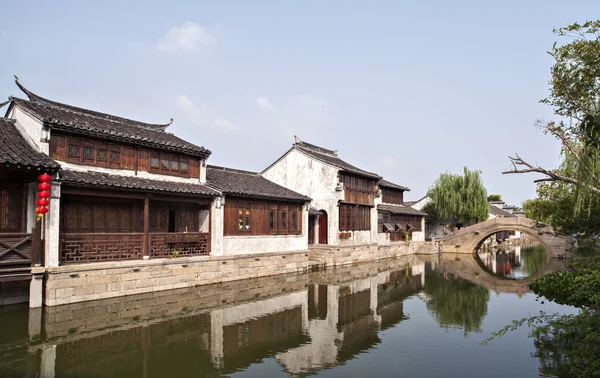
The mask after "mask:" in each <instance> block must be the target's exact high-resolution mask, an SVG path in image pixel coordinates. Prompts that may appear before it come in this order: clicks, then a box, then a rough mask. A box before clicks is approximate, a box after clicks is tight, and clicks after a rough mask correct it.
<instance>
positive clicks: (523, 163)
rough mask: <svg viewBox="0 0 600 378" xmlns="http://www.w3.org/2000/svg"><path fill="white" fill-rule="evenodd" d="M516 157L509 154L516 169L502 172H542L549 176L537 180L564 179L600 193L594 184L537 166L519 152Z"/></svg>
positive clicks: (504, 173)
mask: <svg viewBox="0 0 600 378" xmlns="http://www.w3.org/2000/svg"><path fill="white" fill-rule="evenodd" d="M515 156H516V157H512V156H509V157H508V158H509V159H510V160H511V162H512V163H513V166H514V167H515V169H513V170H512V171H504V172H502V174H503V175H506V174H511V173H534V172H535V173H541V174H543V175H546V176H548V177H546V178H544V179H539V180H536V182H539V181H562V182H566V183H569V184H573V185H578V186H586V187H587V188H588V189H589V190H590V191H591V192H592V193H594V194H600V189H598V188H596V187H593V186H589V185H584V184H582V183H581V182H579V180H576V179H574V178H572V177H567V176H563V175H559V174H557V173H555V172H552V171H549V170H547V169H544V168H542V167H535V166H533V165H532V164H530V163H528V162H526V161H525V160H523V159H522V158H521V157H520V156H519V154H515ZM517 166H519V167H526V168H522V169H519V168H517Z"/></svg>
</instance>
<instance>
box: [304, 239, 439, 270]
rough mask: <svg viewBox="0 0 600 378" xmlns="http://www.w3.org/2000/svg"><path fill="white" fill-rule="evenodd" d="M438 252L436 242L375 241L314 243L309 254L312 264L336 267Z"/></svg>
mask: <svg viewBox="0 0 600 378" xmlns="http://www.w3.org/2000/svg"><path fill="white" fill-rule="evenodd" d="M437 252H438V246H437V244H435V243H431V242H410V243H409V244H407V243H406V242H398V243H390V244H388V245H379V246H378V245H377V244H375V243H368V244H354V245H347V246H343V245H342V246H327V245H313V246H311V247H310V250H309V253H308V256H309V264H310V265H311V266H319V267H334V266H342V265H349V264H358V263H363V262H368V261H377V260H382V259H391V258H397V257H401V256H409V255H415V254H423V255H432V254H436V253H437Z"/></svg>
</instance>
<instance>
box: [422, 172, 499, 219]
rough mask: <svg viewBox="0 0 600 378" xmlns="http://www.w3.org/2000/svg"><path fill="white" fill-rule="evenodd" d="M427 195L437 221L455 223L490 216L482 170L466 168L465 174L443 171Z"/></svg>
mask: <svg viewBox="0 0 600 378" xmlns="http://www.w3.org/2000/svg"><path fill="white" fill-rule="evenodd" d="M428 196H429V197H430V198H431V201H432V204H433V205H432V206H433V207H434V211H435V214H436V218H437V219H438V220H441V221H445V222H449V223H452V224H456V223H471V222H480V221H483V220H486V219H487V218H488V215H489V211H490V205H489V203H488V201H487V191H486V189H485V187H484V186H483V181H482V179H481V171H470V170H469V169H468V168H467V167H464V168H463V175H456V174H451V173H442V174H441V175H440V177H439V178H438V179H437V180H436V181H435V183H434V184H433V186H432V187H431V188H430V189H429V192H428ZM430 210H431V209H430Z"/></svg>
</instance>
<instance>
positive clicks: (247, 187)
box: [0, 79, 310, 306]
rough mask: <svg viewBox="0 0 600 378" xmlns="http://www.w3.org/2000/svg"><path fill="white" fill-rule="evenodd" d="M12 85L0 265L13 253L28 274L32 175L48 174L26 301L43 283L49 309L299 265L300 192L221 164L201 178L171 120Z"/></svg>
mask: <svg viewBox="0 0 600 378" xmlns="http://www.w3.org/2000/svg"><path fill="white" fill-rule="evenodd" d="M16 83H17V86H18V87H19V88H20V89H21V90H22V91H23V93H24V94H25V96H26V98H25V99H22V98H17V97H10V99H9V100H10V101H9V103H8V108H7V111H6V118H5V119H2V122H1V124H0V127H2V131H3V135H2V142H0V143H3V146H2V150H1V152H2V154H1V155H0V162H1V163H2V164H3V166H2V168H0V189H1V190H2V196H3V197H2V202H1V205H2V206H1V208H2V209H1V212H0V215H1V216H0V220H1V228H0V234H2V235H1V236H0V240H1V241H2V244H1V245H2V247H3V248H4V249H5V250H4V251H0V268H2V267H3V266H4V265H10V264H16V262H17V260H19V261H18V262H19V264H20V265H23V267H24V268H28V269H32V270H31V271H32V272H33V268H31V264H32V262H33V258H32V256H31V248H30V249H27V248H29V247H27V245H28V243H31V241H32V240H35V238H32V237H31V233H32V229H33V227H34V225H35V224H36V221H35V213H34V212H35V209H36V193H37V177H38V175H39V174H40V173H42V172H46V171H47V172H50V173H52V176H53V177H52V182H51V185H48V187H49V189H50V190H49V191H48V192H47V193H46V195H47V196H48V197H49V198H48V202H49V204H48V208H47V209H44V212H46V214H45V215H44V216H43V217H42V220H41V221H39V222H38V223H37V224H39V225H40V228H42V230H41V232H40V234H41V236H40V240H41V242H40V243H38V244H40V247H41V248H40V251H41V250H43V251H44V252H43V255H44V256H43V257H42V258H40V259H39V260H40V261H41V263H40V264H41V265H42V267H40V268H36V270H35V273H33V274H34V275H35V276H36V277H38V278H39V280H37V281H34V280H32V281H31V282H32V284H31V287H32V293H33V292H34V291H36V290H38V289H39V290H38V291H39V293H40V294H39V295H38V296H39V298H38V299H36V301H35V306H38V305H41V304H42V300H41V292H42V287H43V292H44V303H45V304H47V305H58V304H64V303H72V302H79V301H85V300H90V299H98V298H107V297H114V296H121V295H129V294H136V293H140V292H148V291H156V290H163V289H172V288H178V287H187V286H195V285H200V284H207V283H214V282H222V281H228V280H235V279H244V278H248V277H256V276H261V275H271V274H282V273H289V272H297V271H303V270H306V268H307V264H308V261H307V259H306V249H307V244H308V236H307V235H308V226H307V224H306V222H307V220H308V206H305V203H308V201H310V198H308V197H306V196H304V195H301V194H299V193H294V192H293V191H291V190H289V189H286V188H284V187H281V186H279V185H277V184H275V183H272V182H270V181H268V180H267V179H265V178H263V177H261V176H260V175H259V174H256V173H251V172H243V171H238V170H233V169H226V168H218V167H211V169H210V170H211V175H210V179H211V182H210V184H209V183H207V163H206V161H207V159H208V157H209V156H210V154H211V152H210V151H209V150H208V149H206V148H204V147H201V146H197V145H195V144H192V143H190V142H187V141H185V140H183V139H180V138H178V137H177V136H175V135H173V134H171V133H169V132H167V131H166V129H167V128H168V127H169V125H170V122H169V123H166V124H151V123H145V122H140V121H135V120H131V119H126V118H122V117H118V116H114V115H110V114H106V113H100V112H97V111H93V110H88V109H83V108H78V107H75V106H72V105H67V104H63V103H59V102H56V101H53V100H49V99H46V98H43V97H41V96H38V95H36V94H35V93H33V92H31V91H29V90H28V89H27V88H25V87H24V86H23V85H22V84H21V83H19V81H18V79H17V81H16ZM4 105H6V104H4ZM5 130H8V131H5ZM37 194H38V195H39V193H37ZM15 238H21V239H19V240H16V239H15ZM272 252H277V253H272ZM271 253H272V254H271ZM229 255H236V256H235V258H233V257H230V258H228V257H227V256H229ZM240 255H242V256H240ZM259 255H260V256H259ZM175 258H178V260H173V259H175ZM283 259H286V260H283ZM9 260H10V261H9ZM250 261H252V267H250ZM174 264H176V265H177V266H178V267H179V270H177V269H175V270H174V269H173V268H172V266H173V265H174ZM226 264H228V265H226ZM20 265H19V266H20ZM90 272H94V273H90ZM42 277H45V278H44V282H45V284H44V285H42V284H41V282H42V280H41V278H42ZM34 282H36V285H35V287H36V288H37V289H35V290H34V285H33V283H34ZM36 295H37V294H36ZM31 303H32V302H31V301H30V305H31ZM32 306H33V305H32Z"/></svg>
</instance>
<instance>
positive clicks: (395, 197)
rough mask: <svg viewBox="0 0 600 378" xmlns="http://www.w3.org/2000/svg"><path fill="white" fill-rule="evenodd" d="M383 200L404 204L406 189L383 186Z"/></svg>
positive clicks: (384, 201)
mask: <svg viewBox="0 0 600 378" xmlns="http://www.w3.org/2000/svg"><path fill="white" fill-rule="evenodd" d="M381 194H382V196H383V197H382V202H383V203H392V204H394V205H404V191H403V190H398V189H392V188H386V187H382V188H381Z"/></svg>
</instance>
